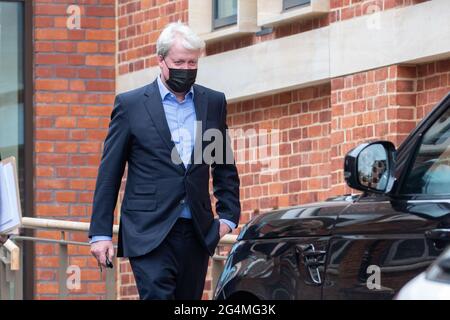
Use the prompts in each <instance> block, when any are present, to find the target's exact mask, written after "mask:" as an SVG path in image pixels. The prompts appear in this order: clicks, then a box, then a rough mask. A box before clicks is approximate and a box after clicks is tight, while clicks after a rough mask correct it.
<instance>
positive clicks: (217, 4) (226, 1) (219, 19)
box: [212, 0, 237, 29]
mask: <svg viewBox="0 0 450 320" xmlns="http://www.w3.org/2000/svg"><path fill="white" fill-rule="evenodd" d="M212 2H213V29H218V28H222V27H225V26H229V25H233V24H236V23H237V0H212Z"/></svg>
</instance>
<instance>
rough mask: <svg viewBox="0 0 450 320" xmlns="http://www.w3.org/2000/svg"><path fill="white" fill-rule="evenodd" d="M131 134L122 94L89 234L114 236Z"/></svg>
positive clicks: (106, 147)
mask: <svg viewBox="0 0 450 320" xmlns="http://www.w3.org/2000/svg"><path fill="white" fill-rule="evenodd" d="M129 137H130V126H129V119H128V115H127V112H126V110H125V108H124V106H123V104H122V103H121V100H120V96H116V98H115V101H114V108H113V110H112V112H111V121H110V123H109V129H108V134H107V136H106V139H105V142H104V147H103V154H102V158H101V162H100V166H99V169H98V175H97V181H96V185H95V191H94V199H93V204H92V216H91V224H90V228H89V238H92V237H93V236H98V235H101V236H110V237H112V227H113V223H114V209H115V207H116V202H117V195H118V193H119V189H120V184H121V181H122V176H123V173H124V170H125V163H126V161H127V158H128V148H129Z"/></svg>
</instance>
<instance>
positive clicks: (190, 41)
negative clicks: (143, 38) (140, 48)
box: [156, 22, 205, 58]
mask: <svg viewBox="0 0 450 320" xmlns="http://www.w3.org/2000/svg"><path fill="white" fill-rule="evenodd" d="M176 37H181V39H182V42H181V43H182V45H183V47H184V48H186V49H188V50H201V49H203V48H204V47H205V41H203V40H202V39H201V38H200V37H199V36H198V35H197V34H196V33H195V32H194V31H193V30H192V29H191V28H189V27H188V26H187V25H185V24H183V23H181V22H172V23H169V24H168V25H167V26H166V27H165V28H164V30H163V31H162V32H161V34H160V35H159V38H158V40H157V41H156V53H157V55H159V56H162V57H163V58H164V57H165V56H167V54H168V53H169V50H170V48H171V46H172V44H173V41H174V40H175V38H176Z"/></svg>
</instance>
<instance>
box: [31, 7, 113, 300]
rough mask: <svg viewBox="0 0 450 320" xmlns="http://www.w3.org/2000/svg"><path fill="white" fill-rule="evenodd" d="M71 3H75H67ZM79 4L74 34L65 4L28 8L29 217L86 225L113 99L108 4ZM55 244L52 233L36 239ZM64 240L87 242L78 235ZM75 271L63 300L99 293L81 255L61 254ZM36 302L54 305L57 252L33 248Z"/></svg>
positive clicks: (74, 251)
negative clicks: (75, 283) (74, 283)
mask: <svg viewBox="0 0 450 320" xmlns="http://www.w3.org/2000/svg"><path fill="white" fill-rule="evenodd" d="M75 2H76V1H75ZM84 3H85V2H83V4H80V5H79V6H78V8H80V10H81V16H80V18H81V20H80V22H81V26H80V27H81V28H80V29H78V30H77V29H73V30H70V29H68V28H67V20H68V17H69V16H70V15H71V13H69V14H68V13H67V9H68V6H69V4H65V3H56V2H55V1H52V0H48V1H45V0H41V1H35V2H34V14H35V15H34V26H35V29H34V30H35V33H34V40H35V47H34V48H35V52H34V59H35V69H34V76H35V90H36V91H35V96H34V105H35V130H36V131H35V166H36V177H35V190H36V194H35V216H37V217H43V218H58V219H64V218H66V219H69V220H79V221H89V219H90V215H91V202H92V197H93V190H94V187H95V179H96V176H97V169H98V165H99V161H100V156H101V150H102V142H103V140H104V138H105V136H106V132H107V130H106V129H107V126H108V123H109V116H110V114H111V109H112V104H113V101H114V93H115V52H116V48H115V37H116V32H115V0H91V1H89V2H88V3H86V4H84ZM37 235H39V236H41V237H54V238H58V236H59V235H58V234H57V233H54V232H43V231H40V232H37ZM67 239H69V240H75V241H87V235H86V233H72V234H69V235H68V237H67ZM69 255H70V256H71V259H70V262H69V265H76V266H79V267H80V268H81V270H82V271H81V280H82V285H81V289H80V290H74V291H70V298H77V297H78V298H83V299H87V298H92V299H97V298H100V297H102V296H104V293H105V285H104V282H103V281H102V280H101V278H100V272H99V271H98V267H97V263H96V261H95V260H94V259H93V257H92V256H91V255H90V253H89V247H79V246H69ZM35 266H36V269H35V270H36V272H35V277H36V288H35V289H36V290H35V294H36V298H37V299H54V298H57V294H58V293H59V290H58V270H57V268H58V266H59V259H58V248H57V246H55V245H52V244H43V243H39V244H37V245H36V260H35Z"/></svg>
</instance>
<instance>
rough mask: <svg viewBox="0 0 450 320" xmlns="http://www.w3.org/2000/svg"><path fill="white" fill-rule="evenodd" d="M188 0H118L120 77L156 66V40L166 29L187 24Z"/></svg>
mask: <svg viewBox="0 0 450 320" xmlns="http://www.w3.org/2000/svg"><path fill="white" fill-rule="evenodd" d="M187 8H188V0H175V1H164V0H153V1H152V0H138V1H136V0H119V7H118V14H119V15H118V28H119V29H118V30H119V31H118V32H119V43H118V46H119V47H118V66H119V74H126V73H129V72H133V71H138V70H141V69H144V68H148V67H150V66H155V65H157V60H156V40H157V39H158V36H159V34H160V33H161V31H162V29H163V28H164V26H165V25H167V24H168V23H170V22H175V21H178V20H181V21H183V22H187V21H188V11H187Z"/></svg>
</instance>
